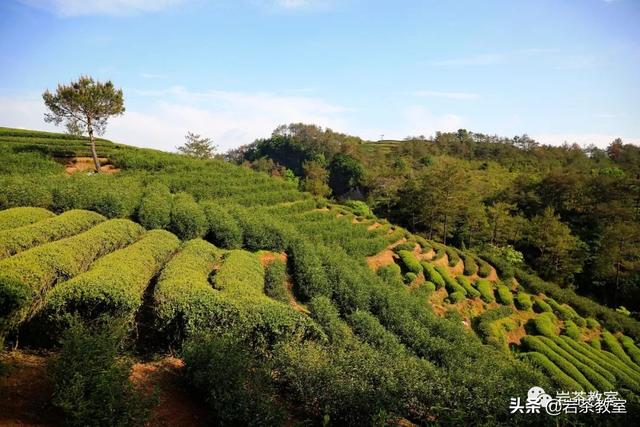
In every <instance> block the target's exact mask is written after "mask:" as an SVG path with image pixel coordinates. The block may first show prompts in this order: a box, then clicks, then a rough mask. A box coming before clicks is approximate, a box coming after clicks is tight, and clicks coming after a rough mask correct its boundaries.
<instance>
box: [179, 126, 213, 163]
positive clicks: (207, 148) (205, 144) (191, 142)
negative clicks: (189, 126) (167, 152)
mask: <svg viewBox="0 0 640 427" xmlns="http://www.w3.org/2000/svg"><path fill="white" fill-rule="evenodd" d="M184 139H185V140H186V142H185V143H184V145H182V146H180V147H178V151H179V152H180V153H182V154H184V155H187V156H192V157H196V158H198V159H210V158H211V157H213V155H214V154H215V152H216V149H217V147H216V146H215V145H214V144H213V140H211V139H210V138H205V137H202V136H200V135H198V134H195V133H192V132H187V134H186V135H185V137H184Z"/></svg>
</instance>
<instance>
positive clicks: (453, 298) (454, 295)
mask: <svg viewBox="0 0 640 427" xmlns="http://www.w3.org/2000/svg"><path fill="white" fill-rule="evenodd" d="M465 298H466V296H465V294H463V293H462V292H458V291H456V292H451V293H450V294H449V301H450V302H451V304H457V303H459V302H461V301H464V299H465Z"/></svg>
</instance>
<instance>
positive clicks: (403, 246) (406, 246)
mask: <svg viewBox="0 0 640 427" xmlns="http://www.w3.org/2000/svg"><path fill="white" fill-rule="evenodd" d="M415 248H416V243H415V242H405V243H400V244H399V245H397V246H394V247H393V251H394V252H395V253H398V252H400V251H409V252H413V250H414V249H415Z"/></svg>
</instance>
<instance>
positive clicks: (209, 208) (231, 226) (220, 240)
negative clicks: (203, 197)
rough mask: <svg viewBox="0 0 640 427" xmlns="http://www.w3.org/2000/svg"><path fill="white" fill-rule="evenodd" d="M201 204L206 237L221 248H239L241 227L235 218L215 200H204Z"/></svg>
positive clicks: (241, 240) (240, 245) (241, 238)
mask: <svg viewBox="0 0 640 427" xmlns="http://www.w3.org/2000/svg"><path fill="white" fill-rule="evenodd" d="M201 206H202V209H203V211H204V214H205V216H206V218H207V234H206V239H207V240H208V241H210V242H211V243H213V244H215V245H216V246H218V247H221V248H225V249H239V248H241V247H242V242H243V237H242V229H241V228H240V226H239V225H238V222H237V221H236V220H235V218H234V217H233V216H231V214H229V213H228V212H227V211H226V210H225V208H224V207H222V206H221V205H219V204H217V203H215V202H204V203H202V204H201Z"/></svg>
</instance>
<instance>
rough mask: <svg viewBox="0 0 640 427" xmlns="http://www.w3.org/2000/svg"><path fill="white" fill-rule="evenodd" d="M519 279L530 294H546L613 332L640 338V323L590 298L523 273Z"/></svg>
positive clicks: (518, 274)
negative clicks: (595, 320)
mask: <svg viewBox="0 0 640 427" xmlns="http://www.w3.org/2000/svg"><path fill="white" fill-rule="evenodd" d="M517 278H518V281H519V282H520V283H521V284H522V285H523V286H524V287H525V288H527V290H528V291H529V292H532V293H544V294H546V295H549V296H551V297H552V298H553V299H555V300H556V301H559V302H560V303H565V304H568V305H570V306H571V307H572V308H573V309H574V310H576V311H578V312H579V313H580V314H581V315H583V316H585V317H593V318H595V319H597V320H598V321H599V322H600V323H601V324H602V325H603V326H604V327H606V328H607V329H609V330H611V331H614V332H624V333H625V335H628V336H630V337H632V338H637V337H640V323H639V322H638V321H637V320H635V319H632V318H629V317H627V316H624V315H622V314H620V313H616V312H615V310H612V309H610V308H607V307H605V306H602V305H600V304H597V303H595V302H593V301H592V300H590V299H589V298H586V297H582V296H579V295H577V294H576V293H575V292H573V291H571V290H569V289H563V288H560V287H559V286H557V285H555V284H553V283H549V282H545V281H543V280H541V279H539V278H537V277H535V276H532V275H530V274H527V273H524V272H523V271H518V273H517Z"/></svg>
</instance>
